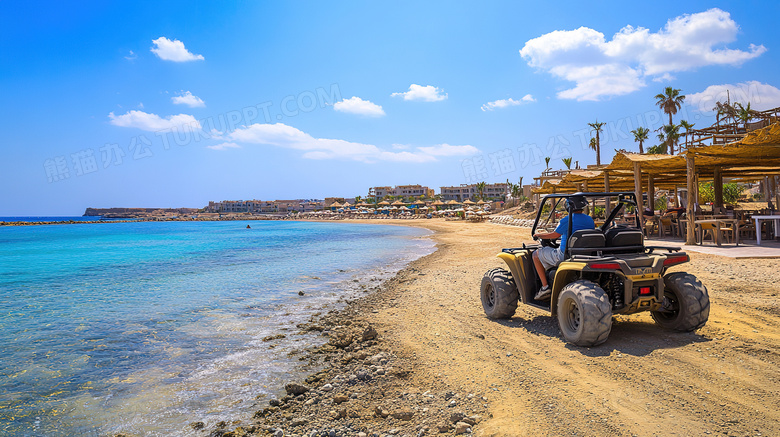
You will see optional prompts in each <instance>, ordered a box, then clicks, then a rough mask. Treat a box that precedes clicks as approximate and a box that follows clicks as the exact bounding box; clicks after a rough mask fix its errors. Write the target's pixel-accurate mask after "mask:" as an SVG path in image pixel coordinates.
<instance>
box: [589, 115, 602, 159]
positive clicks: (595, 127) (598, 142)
mask: <svg viewBox="0 0 780 437" xmlns="http://www.w3.org/2000/svg"><path fill="white" fill-rule="evenodd" d="M605 124H606V123H604V122H601V123H599V121H598V119H597V120H596V122H595V123H588V126H590V127H591V131H596V148H595V149H593V150H595V151H596V165H601V138H600V137H599V132H601V131H602V130H603V127H604V125H605ZM592 143H593V141H591V148H593V146H592Z"/></svg>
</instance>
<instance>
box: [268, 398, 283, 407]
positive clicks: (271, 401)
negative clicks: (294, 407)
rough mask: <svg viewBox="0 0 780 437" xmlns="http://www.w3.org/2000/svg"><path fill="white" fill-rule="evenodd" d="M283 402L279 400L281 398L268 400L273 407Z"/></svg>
mask: <svg viewBox="0 0 780 437" xmlns="http://www.w3.org/2000/svg"><path fill="white" fill-rule="evenodd" d="M281 404H282V403H281V402H280V401H279V399H271V400H270V401H268V405H270V406H272V407H278V406H279V405H281Z"/></svg>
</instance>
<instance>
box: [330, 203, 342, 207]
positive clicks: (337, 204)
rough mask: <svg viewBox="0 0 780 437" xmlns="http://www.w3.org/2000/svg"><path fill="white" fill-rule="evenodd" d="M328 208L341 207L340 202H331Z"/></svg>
mask: <svg viewBox="0 0 780 437" xmlns="http://www.w3.org/2000/svg"><path fill="white" fill-rule="evenodd" d="M329 208H341V204H340V203H338V202H333V203H331V204H330V206H329Z"/></svg>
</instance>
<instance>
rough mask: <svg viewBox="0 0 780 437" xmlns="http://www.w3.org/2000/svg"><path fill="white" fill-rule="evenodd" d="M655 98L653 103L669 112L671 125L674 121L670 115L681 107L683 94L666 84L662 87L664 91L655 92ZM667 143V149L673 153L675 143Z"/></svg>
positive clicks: (683, 98)
mask: <svg viewBox="0 0 780 437" xmlns="http://www.w3.org/2000/svg"><path fill="white" fill-rule="evenodd" d="M655 98H656V102H655V104H656V105H658V107H659V108H661V110H662V111H664V112H665V113H667V114H669V126H673V125H674V123H673V122H672V115H674V114H676V113H677V111H678V110H679V109H680V108H681V107H682V104H683V102H684V101H685V96H684V95H682V94H680V90H679V89H676V88H672V87H670V86H668V87H666V88H664V92H662V93H659V94H656V95H655ZM667 145H668V146H669V148H670V149H671V150H670V151H669V152H670V154H672V155H674V145H675V143H673V142H671V143H667Z"/></svg>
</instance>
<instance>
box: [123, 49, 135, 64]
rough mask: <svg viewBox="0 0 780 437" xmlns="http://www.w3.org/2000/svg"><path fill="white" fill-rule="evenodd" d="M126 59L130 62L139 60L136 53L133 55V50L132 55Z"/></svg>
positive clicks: (129, 54)
mask: <svg viewBox="0 0 780 437" xmlns="http://www.w3.org/2000/svg"><path fill="white" fill-rule="evenodd" d="M125 59H127V60H128V61H135V60H136V59H138V55H136V54H135V53H133V51H132V50H130V53H128V55H127V56H125Z"/></svg>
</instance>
